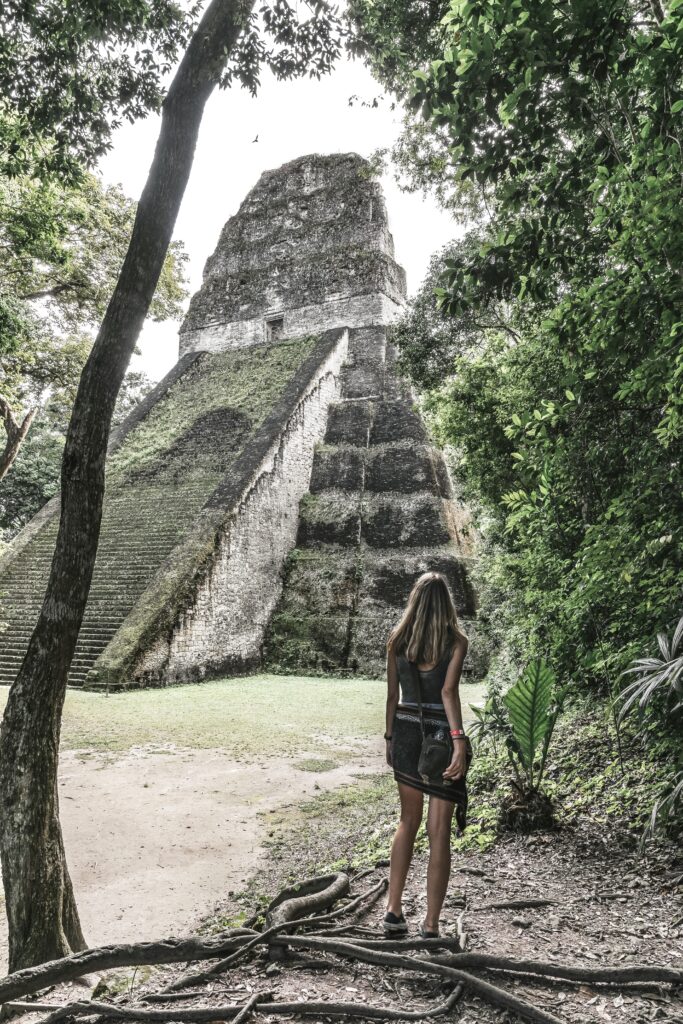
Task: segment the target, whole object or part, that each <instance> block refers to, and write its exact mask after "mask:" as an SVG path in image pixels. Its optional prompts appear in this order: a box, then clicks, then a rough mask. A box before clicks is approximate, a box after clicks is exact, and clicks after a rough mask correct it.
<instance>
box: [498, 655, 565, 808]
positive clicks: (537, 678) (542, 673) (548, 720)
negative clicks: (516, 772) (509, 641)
mask: <svg viewBox="0 0 683 1024" xmlns="http://www.w3.org/2000/svg"><path fill="white" fill-rule="evenodd" d="M564 695H565V691H561V692H560V693H559V694H556V693H555V673H554V672H553V671H552V669H551V668H550V666H549V665H548V664H547V663H546V662H545V661H544V660H543V659H542V658H536V659H535V660H534V661H531V662H529V664H528V665H527V666H526V668H525V669H524V671H523V672H522V674H521V675H520V677H519V679H517V681H516V682H515V683H514V684H513V685H512V686H511V687H510V689H509V690H508V691H507V692H506V693H505V694H504V696H503V704H504V705H505V707H506V709H507V712H508V716H509V719H510V729H511V733H512V739H513V744H511V745H510V753H511V754H512V755H513V757H515V758H516V759H518V760H519V764H520V767H521V769H522V771H523V773H524V781H525V782H526V785H527V787H528V789H530V790H536V789H538V787H539V785H540V783H541V780H542V778H543V773H544V771H545V766H546V761H547V758H548V748H549V746H550V741H551V739H552V735H553V730H554V728H555V723H556V721H557V716H558V715H559V713H560V711H561V709H562V701H563V699H564ZM537 755H538V766H537V764H536V761H537Z"/></svg>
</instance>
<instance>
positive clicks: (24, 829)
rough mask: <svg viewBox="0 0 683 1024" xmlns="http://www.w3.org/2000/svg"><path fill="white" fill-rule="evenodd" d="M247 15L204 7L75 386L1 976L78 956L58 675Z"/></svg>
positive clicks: (3, 762)
mask: <svg viewBox="0 0 683 1024" xmlns="http://www.w3.org/2000/svg"><path fill="white" fill-rule="evenodd" d="M252 7H253V0H212V2H211V3H210V4H209V6H208V7H207V9H206V11H205V13H204V15H203V17H202V19H201V21H200V23H199V25H198V27H197V30H196V32H195V34H194V35H193V37H192V39H191V41H190V44H189V46H188V49H187V52H186V53H185V56H184V57H183V60H182V62H181V64H180V66H179V68H178V71H177V72H176V75H175V77H174V79H173V82H172V84H171V86H170V89H169V91H168V94H167V96H166V99H165V101H164V104H163V112H162V121H161V130H160V133H159V138H158V141H157V146H156V151H155V153H154V159H153V161H152V166H151V168H150V172H149V176H148V178H147V183H146V185H145V188H144V191H143V193H142V196H141V198H140V202H139V205H138V209H137V214H136V217H135V223H134V225H133V231H132V235H131V240H130V244H129V247H128V252H127V254H126V258H125V260H124V262H123V267H122V269H121V274H120V276H119V279H118V282H117V285H116V288H115V289H114V293H113V295H112V298H111V301H110V303H109V306H108V308H107V312H106V314H105V317H104V320H103V322H102V326H101V328H100V330H99V333H98V335H97V338H96V340H95V344H94V347H93V349H92V352H91V354H90V357H89V359H88V361H87V363H86V365H85V368H84V370H83V374H82V376H81V380H80V383H79V387H78V393H77V395H76V400H75V403H74V408H73V412H72V415H71V422H70V424H69V430H68V433H67V438H66V447H65V449H64V458H63V461H62V477H61V483H62V494H61V518H60V523H59V533H58V535H57V543H56V547H55V553H54V557H53V561H52V568H51V572H50V578H49V581H48V585H47V591H46V594H45V600H44V603H43V606H42V610H41V613H40V617H39V619H38V622H37V625H36V627H35V629H34V631H33V635H32V636H31V640H30V643H29V646H28V651H27V653H26V657H25V659H24V662H23V664H22V666H21V669H20V671H19V675H18V676H17V678H16V681H15V682H14V684H13V686H12V688H11V690H10V693H9V698H8V701H7V707H6V710H5V716H4V719H3V723H2V731H1V732H0V857H1V858H2V873H3V883H4V888H5V897H6V904H7V917H8V923H9V959H10V971H16V970H17V969H19V968H22V967H27V966H31V965H33V964H37V963H41V962H43V961H45V960H51V959H54V958H56V957H62V956H64V955H65V954H68V953H69V952H70V951H71V950H77V949H82V948H83V947H84V946H85V941H84V938H83V933H82V931H81V927H80V923H79V920H78V911H77V909H76V903H75V900H74V896H73V890H72V887H71V880H70V878H69V872H68V869H67V866H66V860H65V857H64V847H63V843H62V833H61V828H60V824H59V804H58V796H57V763H58V753H59V735H60V727H61V716H62V707H63V704H64V696H65V693H66V684H67V674H68V671H69V666H70V664H71V660H72V658H73V654H74V650H75V647H76V641H77V639H78V631H79V629H80V626H81V622H82V619H83V614H84V611H85V605H86V601H87V598H88V592H89V589H90V582H91V579H92V573H93V568H94V565H95V557H96V554H97V544H98V540H99V533H100V521H101V517H102V499H103V495H104V468H105V456H106V451H107V443H108V440H109V430H110V425H111V417H112V413H113V410H114V404H115V402H116V396H117V394H118V391H119V387H120V385H121V381H122V379H123V376H124V374H125V371H126V367H127V366H128V362H129V360H130V357H131V355H132V353H133V349H134V347H135V343H136V341H137V338H138V335H139V333H140V329H141V327H142V324H143V321H144V319H145V317H146V315H147V311H148V309H149V306H150V302H151V300H152V296H153V294H154V290H155V288H156V285H157V281H158V278H159V274H160V272H161V268H162V265H163V262H164V259H165V256H166V251H167V248H168V245H169V242H170V240H171V235H172V233H173V228H174V225H175V220H176V216H177V214H178V210H179V208H180V203H181V201H182V198H183V193H184V191H185V186H186V184H187V181H188V178H189V174H190V169H191V167H192V161H193V159H194V150H195V146H196V142H197V135H198V131H199V126H200V123H201V120H202V115H203V112H204V106H205V104H206V101H207V100H208V98H209V96H210V95H211V92H212V91H213V89H214V87H215V86H216V84H217V83H218V80H219V79H220V76H221V74H222V72H223V69H224V67H225V64H226V62H227V59H228V56H229V55H230V52H231V51H232V49H233V47H234V45H235V42H236V41H237V39H238V37H239V35H240V33H241V32H242V30H243V29H244V27H245V26H246V24H247V21H248V18H249V15H250V13H251V10H252Z"/></svg>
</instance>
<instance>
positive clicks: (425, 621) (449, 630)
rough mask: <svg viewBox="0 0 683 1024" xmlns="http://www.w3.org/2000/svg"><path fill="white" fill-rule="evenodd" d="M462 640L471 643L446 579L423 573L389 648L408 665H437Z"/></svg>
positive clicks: (390, 640)
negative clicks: (401, 656)
mask: <svg viewBox="0 0 683 1024" xmlns="http://www.w3.org/2000/svg"><path fill="white" fill-rule="evenodd" d="M458 639H464V640H467V636H466V634H465V633H464V632H463V631H462V629H461V628H460V625H459V623H458V613H457V612H456V610H455V605H454V603H453V598H452V597H451V592H450V590H449V589H448V583H447V582H446V578H445V577H444V576H442V575H441V573H440V572H425V573H423V574H422V576H420V578H419V579H418V580H417V582H416V583H415V585H414V586H413V589H412V590H411V591H410V597H409V598H408V604H407V605H406V610H405V611H404V613H403V615H402V616H401V620H400V622H399V623H398V625H397V626H396V627H395V628H394V629H393V630H392V631H391V635H390V636H389V640H388V643H387V647H388V648H391V649H392V650H393V651H394V653H395V654H403V655H404V657H406V658H407V659H408V661H414V662H416V663H417V664H426V665H434V664H438V662H440V661H441V659H442V658H443V656H444V655H445V654H446V652H449V653H450V652H451V651H452V650H453V648H454V646H455V643H456V640H458Z"/></svg>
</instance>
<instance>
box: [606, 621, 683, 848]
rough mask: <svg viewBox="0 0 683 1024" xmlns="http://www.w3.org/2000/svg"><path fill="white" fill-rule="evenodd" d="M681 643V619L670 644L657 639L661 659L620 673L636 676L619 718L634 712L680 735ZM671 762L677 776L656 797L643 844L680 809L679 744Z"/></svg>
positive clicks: (641, 662) (624, 693)
mask: <svg viewBox="0 0 683 1024" xmlns="http://www.w3.org/2000/svg"><path fill="white" fill-rule="evenodd" d="M681 641H683V618H682V619H679V621H678V625H677V626H676V629H675V631H674V634H673V637H672V639H671V642H669V639H668V637H667V636H666V635H665V634H664V633H660V634H659V636H658V637H657V642H658V644H659V650H660V654H661V658H654V657H650V658H648V657H646V658H638V659H637V660H636V661H634V663H633V665H632V666H631V667H630V668H627V669H625V670H624V672H622V678H624V677H627V676H631V675H633V676H635V678H634V679H633V680H632V681H631V682H630V683H628V685H627V686H625V687H624V689H623V690H622V692H621V693H620V694H619V696H618V698H617V699H618V701H619V703H621V709H620V712H619V718H620V719H622V718H624V716H625V715H626V714H628V712H629V711H631V710H633V709H635V708H637V709H638V712H639V715H640V722H641V726H643V723H645V724H646V725H647V724H648V723H649V724H650V726H652V725H653V724H654V725H655V727H656V723H657V721H658V719H661V718H663V719H664V720H665V722H666V723H667V724H668V726H669V728H670V729H671V730H672V731H673V732H675V733H677V734H678V736H679V737H680V736H681V734H682V733H683V714H681V711H682V709H683V655H681V654H680V653H679V648H680V646H681ZM671 755H672V756H671V762H672V764H673V765H674V767H675V768H676V769H682V770H680V771H678V774H677V775H676V776H675V777H674V778H673V779H672V780H671V781H670V783H669V785H668V786H665V787H664V788H663V789H662V791H661V792H660V793H659V794H658V795H657V799H656V800H655V802H654V804H653V807H652V813H651V815H650V820H649V822H648V824H647V827H646V829H645V832H644V836H643V838H644V840H647V839H648V838H650V837H651V836H652V835H653V833H654V831H655V829H656V828H657V827H658V825H661V824H662V822H666V821H668V820H669V818H670V817H671V816H672V815H675V813H676V811H677V810H678V809H679V807H681V806H683V757H682V756H681V747H680V743H679V744H678V746H675V747H673V749H672V751H671Z"/></svg>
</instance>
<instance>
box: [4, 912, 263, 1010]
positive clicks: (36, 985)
mask: <svg viewBox="0 0 683 1024" xmlns="http://www.w3.org/2000/svg"><path fill="white" fill-rule="evenodd" d="M253 934H254V933H253V932H250V931H245V930H244V929H242V928H235V929H234V931H232V932H224V933H223V934H222V935H220V936H219V937H218V938H211V939H199V938H190V939H173V938H172V939H162V940H161V942H137V943H125V944H123V945H120V946H99V947H98V948H96V949H85V950H83V951H82V952H81V953H74V954H72V955H71V956H67V957H64V958H63V959H61V960H51V961H50V962H49V963H46V964H40V965H39V966H38V967H27V968H26V969H25V970H23V971H15V972H14V974H10V975H8V977H6V978H1V979H0V1004H2V1003H6V1002H8V1001H10V1000H12V999H19V998H21V997H22V996H28V995H31V994H32V993H33V992H39V991H40V990H41V989H44V988H49V987H50V986H51V985H56V984H58V983H61V982H65V981H73V979H74V978H81V977H83V975H84V974H97V973H98V972H100V971H108V970H111V969H112V968H113V967H143V966H153V965H155V964H180V963H187V961H189V960H211V959H213V958H214V957H223V956H225V954H226V953H229V952H230V951H231V950H235V949H239V947H240V945H242V944H243V943H244V942H245V941H246V940H247V939H248V938H249V936H251V935H253Z"/></svg>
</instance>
